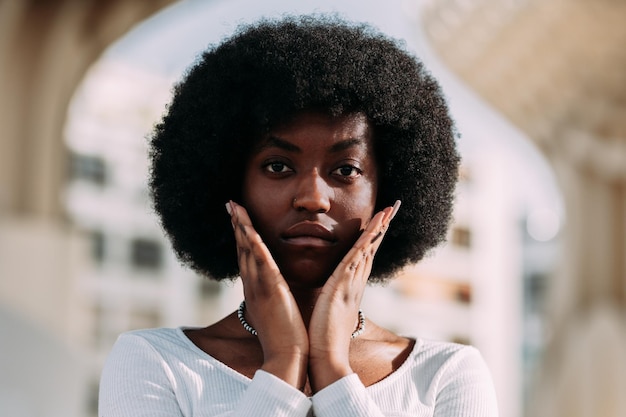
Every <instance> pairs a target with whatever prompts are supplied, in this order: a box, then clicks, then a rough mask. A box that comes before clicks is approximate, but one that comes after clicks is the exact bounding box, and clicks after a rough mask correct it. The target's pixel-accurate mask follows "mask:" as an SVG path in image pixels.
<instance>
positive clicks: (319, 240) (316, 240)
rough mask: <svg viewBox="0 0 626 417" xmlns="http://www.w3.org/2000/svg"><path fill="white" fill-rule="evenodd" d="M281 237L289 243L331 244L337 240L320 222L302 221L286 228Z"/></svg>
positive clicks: (304, 244) (297, 244)
mask: <svg viewBox="0 0 626 417" xmlns="http://www.w3.org/2000/svg"><path fill="white" fill-rule="evenodd" d="M281 237H282V238H283V240H284V241H285V242H287V243H288V244H290V245H296V246H318V247H319V246H331V245H334V244H335V243H336V242H337V237H336V236H335V234H334V233H333V232H331V231H330V230H329V229H327V228H326V227H325V226H323V225H321V224H320V223H315V222H310V221H304V222H300V223H296V224H294V225H293V226H291V227H290V228H289V229H287V230H286V231H285V232H284V233H283V234H282V235H281Z"/></svg>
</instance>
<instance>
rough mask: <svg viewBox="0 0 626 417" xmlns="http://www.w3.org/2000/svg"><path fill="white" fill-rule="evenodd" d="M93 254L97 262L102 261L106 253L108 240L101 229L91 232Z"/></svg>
mask: <svg viewBox="0 0 626 417" xmlns="http://www.w3.org/2000/svg"><path fill="white" fill-rule="evenodd" d="M90 238H91V256H92V258H93V259H94V260H96V261H97V262H102V261H103V260H104V257H105V255H106V240H105V238H104V234H103V233H102V232H101V231H99V230H94V231H92V232H91V236H90Z"/></svg>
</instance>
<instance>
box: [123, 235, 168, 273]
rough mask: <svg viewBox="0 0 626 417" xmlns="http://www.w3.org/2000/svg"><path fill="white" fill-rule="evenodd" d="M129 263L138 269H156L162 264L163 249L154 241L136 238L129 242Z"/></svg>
mask: <svg viewBox="0 0 626 417" xmlns="http://www.w3.org/2000/svg"><path fill="white" fill-rule="evenodd" d="M131 261H132V264H133V265H134V266H136V267H138V268H146V269H158V268H160V267H161V265H162V264H163V249H162V247H161V244H160V243H159V242H157V241H155V240H151V239H146V238H137V239H134V240H133V241H132V242H131Z"/></svg>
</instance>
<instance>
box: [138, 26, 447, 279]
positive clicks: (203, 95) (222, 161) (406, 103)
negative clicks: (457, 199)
mask: <svg viewBox="0 0 626 417" xmlns="http://www.w3.org/2000/svg"><path fill="white" fill-rule="evenodd" d="M313 109H314V110H318V111H324V112H327V113H328V114H331V115H343V114H348V113H354V112H362V113H364V114H365V115H366V116H367V117H368V119H369V121H370V122H371V123H372V125H373V126H374V141H375V144H374V147H375V148H374V149H375V153H376V158H377V162H378V165H379V168H378V170H379V185H378V195H377V203H376V209H381V208H384V207H386V206H390V205H392V204H393V202H394V201H395V200H398V199H399V200H402V209H401V210H400V211H399V213H398V215H397V216H396V218H395V219H394V222H393V224H392V227H391V228H390V230H389V231H388V233H387V236H386V237H385V239H384V241H383V243H382V245H381V247H380V248H379V250H378V252H377V254H376V257H375V260H374V264H373V269H372V275H371V277H370V281H372V282H383V281H385V280H386V279H387V278H389V277H390V276H392V275H393V273H394V272H397V270H398V269H399V268H401V267H403V266H405V265H406V264H408V263H413V262H417V261H419V260H420V259H422V257H423V256H424V254H425V253H426V252H427V251H428V250H429V249H431V248H432V247H434V246H436V245H437V244H439V243H440V242H441V241H442V240H443V239H444V238H445V235H446V231H447V228H448V224H449V222H450V217H451V213H452V204H453V195H454V188H455V184H456V179H457V170H458V165H459V155H458V153H457V150H456V145H455V136H456V131H455V128H454V123H453V121H452V119H451V117H450V115H449V111H448V107H447V105H446V102H445V99H444V97H443V94H442V92H441V89H440V87H439V85H438V83H437V82H436V80H435V79H434V78H433V77H432V76H431V75H430V74H429V73H428V72H427V71H426V70H425V68H424V66H423V64H422V63H421V62H420V61H419V60H417V59H416V58H415V57H413V56H412V55H411V54H409V53H408V52H407V51H406V50H405V49H404V48H403V46H402V45H401V44H400V43H398V42H397V41H394V40H392V39H389V38H388V37H386V36H384V35H382V34H381V33H379V32H377V31H376V30H375V29H373V28H372V27H370V26H367V25H363V24H353V23H348V22H346V21H344V20H342V19H340V18H338V17H336V16H304V17H293V16H291V17H283V18H281V19H279V20H262V21H260V22H258V23H256V24H254V25H247V26H243V27H241V28H239V30H238V31H237V32H236V33H235V34H234V35H233V36H232V37H230V38H228V39H226V40H225V41H224V42H223V43H221V44H219V45H217V46H213V47H210V48H209V49H208V50H207V51H205V52H204V53H203V54H202V55H201V56H200V57H199V59H198V61H197V62H196V63H195V64H194V65H193V66H192V67H191V68H190V69H189V70H188V72H187V73H186V75H185V77H184V78H183V80H182V81H181V82H180V83H179V84H177V85H176V87H175V89H174V97H173V100H172V102H171V104H170V105H169V106H168V109H167V111H166V114H165V115H164V117H163V119H162V120H161V122H160V123H159V124H157V125H156V127H155V129H154V132H153V134H152V137H151V141H150V157H151V163H152V165H151V177H150V191H151V194H152V198H153V202H154V208H155V209H156V211H157V213H158V214H159V216H160V219H161V224H162V226H163V228H164V229H165V232H166V233H167V235H168V236H169V238H170V240H171V242H172V245H173V248H174V250H175V252H176V254H177V255H178V257H179V259H180V260H181V261H182V262H183V263H184V264H186V265H187V266H190V267H191V268H193V269H194V270H196V271H197V272H199V273H201V274H202V275H206V276H208V277H211V278H213V279H216V280H221V279H226V278H234V277H236V276H237V274H238V265H237V259H236V250H235V240H234V236H233V232H232V228H231V224H230V219H229V217H228V215H227V213H226V210H225V208H224V205H225V203H226V202H227V201H228V200H229V199H233V200H235V201H240V198H239V197H240V194H241V189H242V181H243V174H244V167H245V163H246V161H247V159H248V157H249V152H250V150H251V149H252V148H253V144H254V142H255V141H257V140H259V139H260V138H261V136H262V135H263V133H265V132H267V131H268V130H269V129H271V128H272V127H274V126H277V125H278V124H280V123H282V122H285V121H287V120H289V119H290V118H292V117H293V116H294V115H296V114H298V113H299V112H302V111H305V110H313Z"/></svg>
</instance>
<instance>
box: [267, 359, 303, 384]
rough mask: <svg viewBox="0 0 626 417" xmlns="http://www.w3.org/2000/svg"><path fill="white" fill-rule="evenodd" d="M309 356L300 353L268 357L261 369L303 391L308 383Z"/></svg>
mask: <svg viewBox="0 0 626 417" xmlns="http://www.w3.org/2000/svg"><path fill="white" fill-rule="evenodd" d="M307 366H308V355H306V354H300V353H289V354H286V353H283V354H276V355H272V356H270V357H266V358H265V359H264V361H263V365H262V366H261V369H262V370H264V371H265V372H268V373H270V374H272V375H274V376H276V377H278V378H280V379H282V380H283V381H285V382H286V383H288V384H290V385H292V386H294V387H296V388H297V389H302V387H303V386H304V384H305V382H306V374H307Z"/></svg>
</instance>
